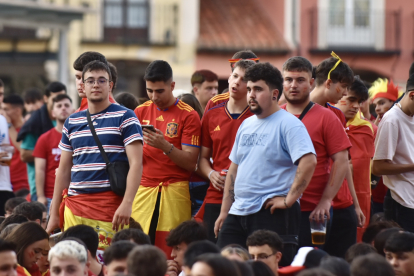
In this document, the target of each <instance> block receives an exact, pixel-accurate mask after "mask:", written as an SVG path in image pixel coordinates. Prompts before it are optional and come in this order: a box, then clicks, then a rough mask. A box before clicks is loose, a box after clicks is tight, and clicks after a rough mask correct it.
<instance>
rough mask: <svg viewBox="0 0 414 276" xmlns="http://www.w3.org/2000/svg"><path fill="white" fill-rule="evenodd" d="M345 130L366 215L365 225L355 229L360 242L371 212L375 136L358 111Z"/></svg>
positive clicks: (355, 184)
mask: <svg viewBox="0 0 414 276" xmlns="http://www.w3.org/2000/svg"><path fill="white" fill-rule="evenodd" d="M346 131H347V134H348V137H349V140H350V141H351V144H352V147H351V149H350V153H351V158H352V167H353V180H354V186H355V192H356V194H357V197H358V202H359V205H360V206H361V210H362V212H363V213H364V215H365V217H366V221H365V225H364V226H363V227H362V228H358V229H357V241H358V242H361V241H362V234H363V233H364V232H365V229H366V228H367V226H368V224H369V219H370V213H371V160H372V158H373V157H374V151H375V147H374V140H375V137H374V130H373V128H372V125H371V123H370V122H368V121H366V120H364V119H363V118H362V115H361V113H360V112H358V113H357V114H356V115H355V117H354V118H353V119H351V120H349V121H348V122H347V124H346Z"/></svg>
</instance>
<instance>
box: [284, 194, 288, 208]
mask: <svg viewBox="0 0 414 276" xmlns="http://www.w3.org/2000/svg"><path fill="white" fill-rule="evenodd" d="M283 203H285V207H286V209H289V206H288V205H287V203H286V197H285V200H283Z"/></svg>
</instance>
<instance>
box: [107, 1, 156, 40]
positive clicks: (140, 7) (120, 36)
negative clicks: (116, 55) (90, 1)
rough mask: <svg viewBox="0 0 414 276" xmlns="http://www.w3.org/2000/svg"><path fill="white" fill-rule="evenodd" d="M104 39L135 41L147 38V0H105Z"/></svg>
mask: <svg viewBox="0 0 414 276" xmlns="http://www.w3.org/2000/svg"><path fill="white" fill-rule="evenodd" d="M104 17H105V18H104V22H105V24H104V26H105V29H104V36H105V40H106V41H109V42H117V43H125V42H126V43H136V42H145V41H147V40H148V24H149V23H148V22H149V6H148V0H105V9H104Z"/></svg>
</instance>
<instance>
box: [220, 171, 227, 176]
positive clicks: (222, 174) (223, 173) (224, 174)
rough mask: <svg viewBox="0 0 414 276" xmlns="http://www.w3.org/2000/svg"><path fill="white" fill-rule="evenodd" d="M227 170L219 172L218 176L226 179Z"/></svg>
mask: <svg viewBox="0 0 414 276" xmlns="http://www.w3.org/2000/svg"><path fill="white" fill-rule="evenodd" d="M228 171H229V170H221V172H220V175H221V176H224V177H226V175H227V172H228Z"/></svg>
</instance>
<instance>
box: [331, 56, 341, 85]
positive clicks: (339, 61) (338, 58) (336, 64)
mask: <svg viewBox="0 0 414 276" xmlns="http://www.w3.org/2000/svg"><path fill="white" fill-rule="evenodd" d="M331 56H332V57H334V58H336V59H337V60H338V61H337V62H336V63H335V65H334V66H333V67H332V69H331V71H329V73H328V80H330V79H331V72H332V71H333V70H335V68H336V67H338V65H339V63H341V61H342V59H341V58H340V57H339V56H338V55H337V54H335V53H334V51H332V53H331Z"/></svg>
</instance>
